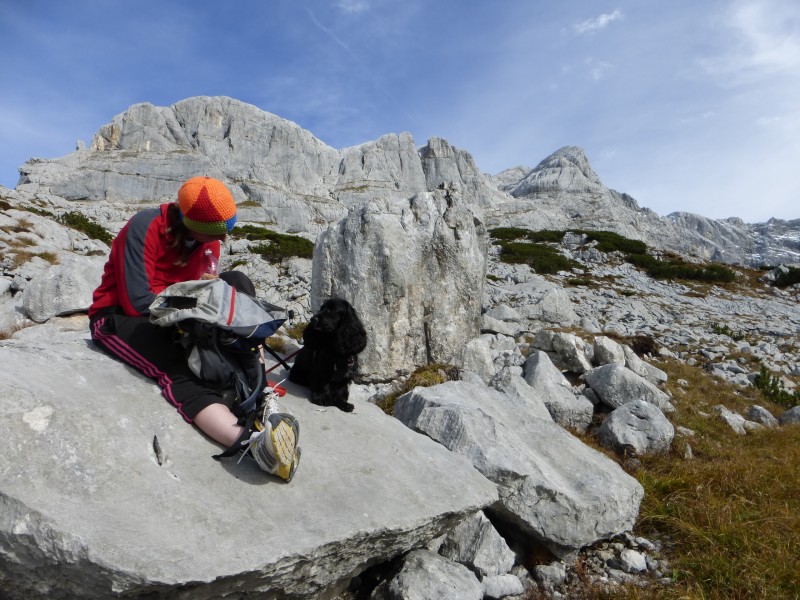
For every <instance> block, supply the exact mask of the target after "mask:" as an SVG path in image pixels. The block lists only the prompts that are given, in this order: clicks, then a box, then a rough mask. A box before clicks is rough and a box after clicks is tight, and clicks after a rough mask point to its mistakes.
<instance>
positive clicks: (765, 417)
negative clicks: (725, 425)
mask: <svg viewBox="0 0 800 600" xmlns="http://www.w3.org/2000/svg"><path fill="white" fill-rule="evenodd" d="M747 418H748V419H750V420H751V421H754V422H755V423H760V424H761V425H764V426H765V427H777V426H778V419H776V418H775V417H773V416H772V413H771V412H769V411H768V410H767V409H766V408H764V407H763V406H758V405H753V406H751V407H750V408H749V409H747Z"/></svg>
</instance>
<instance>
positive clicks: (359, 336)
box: [337, 306, 367, 356]
mask: <svg viewBox="0 0 800 600" xmlns="http://www.w3.org/2000/svg"><path fill="white" fill-rule="evenodd" d="M337 333H338V336H337V346H339V348H338V350H339V352H340V353H341V354H343V355H345V356H352V355H354V354H358V353H360V352H362V351H363V350H364V348H366V347H367V331H366V330H365V329H364V325H363V324H362V323H361V319H359V318H358V314H356V311H355V309H354V308H353V307H352V306H349V307H348V309H347V312H346V313H345V317H344V318H343V319H342V323H341V325H340V326H339V329H338V331H337Z"/></svg>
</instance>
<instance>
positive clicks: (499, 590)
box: [481, 573, 525, 599]
mask: <svg viewBox="0 0 800 600" xmlns="http://www.w3.org/2000/svg"><path fill="white" fill-rule="evenodd" d="M481 585H482V586H483V596H484V598H490V599H499V598H506V597H507V596H517V595H519V594H522V593H524V592H525V586H524V585H523V584H522V581H520V579H519V577H517V576H516V575H512V574H510V573H509V574H506V575H490V576H488V577H484V578H483V579H482V580H481Z"/></svg>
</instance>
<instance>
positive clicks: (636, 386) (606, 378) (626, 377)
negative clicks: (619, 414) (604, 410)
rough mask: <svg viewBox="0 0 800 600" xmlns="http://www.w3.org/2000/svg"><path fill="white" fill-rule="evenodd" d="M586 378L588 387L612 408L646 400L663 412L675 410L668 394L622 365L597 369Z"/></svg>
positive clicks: (586, 375)
mask: <svg viewBox="0 0 800 600" xmlns="http://www.w3.org/2000/svg"><path fill="white" fill-rule="evenodd" d="M584 377H585V379H586V383H587V385H589V387H591V388H592V389H593V390H594V391H595V392H596V393H597V395H598V396H599V397H600V400H601V401H602V402H603V404H605V405H606V406H610V407H611V408H617V407H619V406H622V405H623V404H625V403H627V402H632V401H633V400H644V401H645V402H649V403H650V404H654V405H656V406H657V407H658V408H660V409H661V410H662V411H663V412H672V411H674V410H675V407H674V406H672V404H671V403H670V401H669V396H667V394H665V393H664V392H662V391H661V390H659V389H658V388H657V387H656V386H654V385H653V384H652V383H650V382H649V381H647V380H646V379H644V378H642V377H640V376H639V375H637V374H636V373H634V372H633V371H631V370H630V369H627V368H625V367H623V366H621V365H603V366H602V367H595V368H594V369H592V370H591V371H588V372H587V373H586V374H585V375H584Z"/></svg>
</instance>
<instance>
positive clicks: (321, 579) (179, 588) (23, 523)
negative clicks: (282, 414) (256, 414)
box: [0, 317, 497, 600]
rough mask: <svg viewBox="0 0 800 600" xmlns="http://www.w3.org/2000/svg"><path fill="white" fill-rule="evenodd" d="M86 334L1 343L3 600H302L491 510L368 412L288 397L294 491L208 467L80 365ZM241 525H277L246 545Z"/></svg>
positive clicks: (165, 426)
mask: <svg viewBox="0 0 800 600" xmlns="http://www.w3.org/2000/svg"><path fill="white" fill-rule="evenodd" d="M86 323H87V321H86V318H85V317H83V318H82V326H81V328H80V329H79V330H77V331H74V330H73V331H63V328H62V327H60V326H56V325H54V324H51V323H48V324H45V325H40V326H36V327H30V328H28V329H25V330H23V331H20V332H18V333H17V334H16V335H15V338H14V339H11V340H5V341H2V342H0V363H2V364H3V366H4V369H5V370H6V372H8V373H14V376H13V377H7V378H3V379H2V380H0V414H1V415H2V418H0V439H2V440H3V448H4V450H3V458H4V460H3V461H2V462H0V506H2V510H0V547H2V548H13V549H14V551H13V552H2V553H0V588H2V589H3V595H4V597H9V598H11V599H14V600H17V599H20V598H25V599H26V600H39V599H44V598H47V599H48V600H49V599H51V598H52V599H59V598H76V597H80V598H87V599H91V598H109V597H112V596H115V595H126V596H133V595H147V594H150V595H157V596H158V597H159V598H171V599H183V600H188V599H189V598H191V599H194V598H212V597H221V596H223V595H226V594H229V593H230V592H231V590H236V593H237V594H239V595H242V596H243V595H257V596H258V597H259V598H265V599H270V598H285V597H287V596H291V597H296V598H315V597H318V596H319V594H321V593H322V592H323V591H325V592H327V591H330V590H332V589H336V588H337V586H340V587H341V586H344V585H346V584H347V582H348V581H349V579H350V578H351V577H353V576H354V575H357V574H358V573H359V572H360V571H361V570H363V569H365V568H366V566H367V565H369V564H374V563H375V562H380V561H387V560H390V559H392V558H394V557H396V556H399V555H401V554H402V553H404V552H406V551H408V550H409V549H411V548H414V547H418V546H421V545H423V544H425V543H426V542H428V541H429V540H431V539H433V538H435V537H437V536H439V535H441V534H443V533H444V532H445V531H447V530H449V529H451V528H452V527H453V526H455V525H456V524H457V523H459V522H461V521H462V520H463V519H464V518H465V517H466V516H467V515H471V514H474V513H475V512H476V511H477V510H480V509H481V508H482V507H485V506H487V505H490V504H492V503H493V502H495V501H496V499H497V491H496V486H495V485H494V484H493V483H491V482H489V481H487V480H486V479H485V478H484V477H483V476H482V475H480V474H479V473H478V472H477V471H476V470H475V469H474V468H473V467H472V466H471V465H470V464H469V463H468V461H466V460H465V459H464V458H463V457H460V456H458V455H456V454H454V453H452V452H448V451H447V450H445V449H444V448H443V447H442V446H441V445H439V444H436V443H435V442H433V441H431V440H429V439H427V438H426V437H425V436H421V435H417V434H415V433H414V432H412V431H411V430H410V429H408V428H406V427H404V426H403V425H402V424H401V423H399V422H398V421H396V420H395V419H391V418H388V417H387V416H386V415H385V414H383V412H382V411H380V409H378V408H377V407H375V406H374V405H372V404H369V403H365V402H361V403H358V404H357V405H356V409H355V412H353V413H351V414H345V413H342V412H341V411H337V410H333V411H331V410H327V411H320V410H319V409H318V407H315V406H314V405H312V404H311V403H309V402H308V401H307V400H306V399H305V396H306V395H307V390H305V389H303V388H297V387H295V386H293V385H292V384H290V383H284V386H286V387H287V389H288V394H287V395H286V396H285V397H283V398H281V399H280V407H281V408H282V409H283V410H285V411H288V412H290V413H293V414H295V415H296V416H297V418H298V420H299V422H300V424H301V438H300V445H301V447H302V450H303V454H302V457H303V459H302V462H301V464H300V469H299V471H298V473H297V475H296V476H295V478H294V480H293V481H292V482H291V483H290V484H285V483H283V482H281V481H280V480H278V479H276V478H273V477H270V476H268V475H266V474H265V473H263V472H262V471H261V470H260V469H258V467H257V466H256V465H255V463H254V462H253V461H252V460H250V459H245V460H243V461H241V462H240V463H237V461H236V459H235V458H233V459H228V460H223V461H221V462H217V461H214V460H212V458H211V456H212V455H213V454H216V453H218V452H219V450H220V448H219V447H218V446H217V445H216V444H213V443H212V442H210V441H209V440H208V439H207V438H205V437H203V436H202V435H200V434H198V432H197V431H196V430H195V429H194V428H193V427H191V426H189V425H187V424H186V423H184V422H183V421H182V419H181V418H180V416H179V415H178V414H177V413H176V411H175V410H174V408H172V407H171V405H170V404H169V403H168V402H167V401H166V400H164V398H162V397H161V395H160V394H159V391H158V388H157V387H156V386H155V385H154V384H153V383H151V382H150V381H148V380H145V379H144V378H142V377H140V376H138V375H136V374H134V373H133V372H131V371H130V370H129V369H128V368H127V367H125V366H123V365H122V364H121V363H119V362H117V361H115V360H113V359H111V358H109V357H108V356H106V355H105V354H103V353H101V352H99V351H98V350H96V349H95V348H94V347H93V345H92V344H91V342H90V341H89V336H88V331H87V330H86ZM70 329H74V328H70ZM274 376H276V377H279V378H281V377H284V376H285V373H283V372H282V371H279V372H274ZM346 440H350V441H355V440H357V442H354V443H349V442H346ZM387 473H390V474H391V476H387ZM242 511H250V512H252V511H255V512H254V514H258V515H260V516H259V518H262V517H263V518H264V519H266V520H267V521H269V522H270V523H273V524H275V523H279V524H280V526H274V527H273V526H270V527H263V528H260V529H259V530H258V533H257V535H254V533H253V530H252V528H250V527H247V526H243V525H242V514H243V513H242ZM462 568H463V567H462ZM464 570H465V571H467V570H466V569H464ZM467 572H468V571H467ZM470 576H471V577H473V578H474V576H473V575H471V574H470ZM475 585H477V586H478V587H480V586H479V585H478V582H477V580H475ZM478 597H479V596H478Z"/></svg>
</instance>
